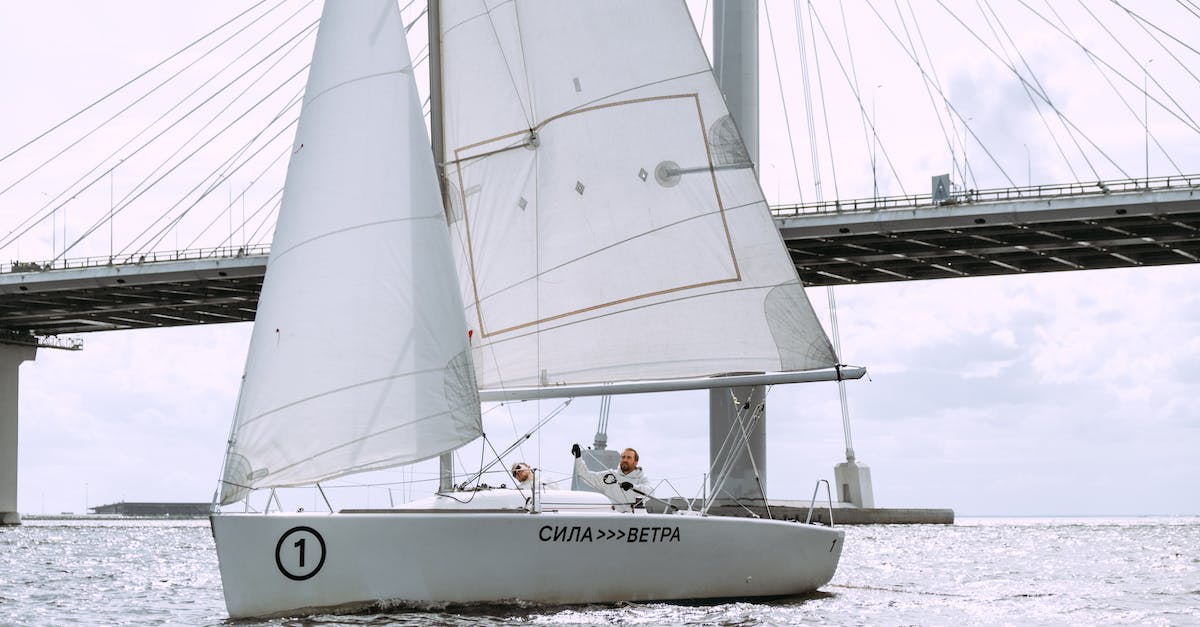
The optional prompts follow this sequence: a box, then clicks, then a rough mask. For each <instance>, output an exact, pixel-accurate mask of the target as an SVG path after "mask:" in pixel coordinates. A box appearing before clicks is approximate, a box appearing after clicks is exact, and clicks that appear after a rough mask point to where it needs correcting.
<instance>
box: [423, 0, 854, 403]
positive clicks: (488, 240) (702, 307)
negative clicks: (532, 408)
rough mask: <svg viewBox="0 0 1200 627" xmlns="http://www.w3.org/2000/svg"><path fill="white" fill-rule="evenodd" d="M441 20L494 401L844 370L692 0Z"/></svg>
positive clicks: (468, 281)
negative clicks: (523, 391)
mask: <svg viewBox="0 0 1200 627" xmlns="http://www.w3.org/2000/svg"><path fill="white" fill-rule="evenodd" d="M441 18H442V37H443V49H442V55H443V56H442V61H443V85H444V93H445V102H446V110H445V119H444V128H445V131H444V134H445V144H446V153H445V160H446V162H447V163H446V171H445V176H446V179H447V183H448V189H449V200H450V202H449V209H448V211H449V215H448V219H449V220H450V222H451V228H452V233H453V236H454V241H453V246H454V248H455V250H454V252H455V255H456V262H457V263H458V270H459V276H460V281H461V284H462V294H463V300H464V302H465V303H466V313H467V324H468V327H469V329H470V333H471V337H472V349H473V354H474V362H475V367H476V377H477V380H478V382H479V384H480V386H481V389H482V390H484V391H485V393H486V392H487V391H489V390H496V389H500V388H515V387H526V386H534V387H536V386H542V387H546V386H565V385H573V384H587V383H596V382H609V381H631V380H632V381H636V380H651V379H668V380H670V379H679V378H685V377H703V376H710V375H715V374H720V373H728V372H779V371H803V370H811V369H818V368H828V367H830V366H833V365H834V364H835V362H836V358H835V356H834V352H833V349H832V347H831V346H830V343H829V340H828V338H827V337H826V335H825V333H824V331H823V329H822V328H821V326H820V323H819V322H818V320H817V318H816V316H815V314H814V312H813V310H812V306H811V305H810V304H809V302H808V299H807V297H806V296H805V294H804V289H803V287H802V285H801V284H800V282H799V280H798V279H797V277H796V272H795V269H794V267H793V266H792V264H791V261H790V259H789V257H788V255H787V253H786V251H785V250H784V247H783V243H782V241H781V238H780V236H779V233H778V231H777V230H776V228H775V226H774V224H773V222H772V220H771V217H770V214H769V211H768V209H767V206H766V203H765V201H764V199H763V195H762V192H761V190H760V189H759V187H758V183H757V180H756V177H755V173H754V169H753V165H752V164H751V163H750V160H749V157H748V155H747V153H746V150H745V148H744V146H743V144H742V141H741V139H740V137H739V135H738V133H737V129H736V127H735V126H734V124H733V122H732V120H731V118H730V116H729V113H728V110H727V109H726V107H725V103H724V100H723V98H722V96H721V94H720V92H719V90H718V87H717V85H716V82H715V80H714V79H713V76H712V73H711V70H710V66H709V62H708V60H707V57H706V56H705V54H704V50H703V48H702V47H701V45H700V41H699V38H698V37H697V35H696V32H695V27H694V25H693V24H692V22H691V18H690V17H689V15H688V12H687V8H686V6H685V5H684V3H682V2H645V1H644V0H622V1H607V2H558V1H555V0H537V1H533V0H518V1H516V2H500V1H466V0H461V1H455V2H445V3H442V16H441Z"/></svg>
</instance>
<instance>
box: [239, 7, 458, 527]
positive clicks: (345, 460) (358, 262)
mask: <svg viewBox="0 0 1200 627" xmlns="http://www.w3.org/2000/svg"><path fill="white" fill-rule="evenodd" d="M400 19H401V18H400V13H399V11H398V9H397V6H396V2H395V1H394V0H373V1H367V0H355V1H354V2H328V3H326V5H325V9H324V13H323V14H322V17H321V26H320V31H319V33H318V36H317V42H316V51H315V53H314V57H313V64H312V67H311V69H310V71H309V76H308V85H307V88H306V91H305V97H304V103H303V108H302V110H301V114H300V122H299V127H298V129H297V132H296V140H295V145H294V147H293V151H292V157H291V163H290V165H289V166H288V174H287V181H286V184H285V189H284V195H283V205H282V208H281V210H280V215H279V219H278V223H277V225H276V228H275V238H274V241H273V243H272V245H271V258H270V262H269V263H268V266H267V275H266V279H265V281H264V284H263V290H262V295H261V299H260V303H259V308H258V313H257V316H256V319H255V323H254V332H253V335H252V337H251V341H250V350H249V354H248V356H247V358H246V373H245V376H244V378H243V381H242V390H241V396H240V398H239V401H238V407H237V413H236V416H235V420H234V428H233V432H232V435H231V438H230V441H229V448H228V451H227V453H226V462H225V469H224V476H223V478H222V492H221V498H220V501H221V503H222V504H227V503H231V502H233V501H235V500H237V499H239V498H241V496H242V495H244V494H245V492H246V491H247V490H249V489H254V488H259V487H273V486H283V485H297V484H302V483H312V482H314V481H320V480H325V479H329V478H333V477H337V476H341V475H344V474H348V473H351V472H358V471H363V470H372V469H378V468H385V467H389V466H394V465H398V464H403V463H408V462H414V461H419V460H422V459H427V458H430V457H433V456H436V455H439V454H441V453H443V452H446V451H449V450H451V449H454V448H456V447H458V446H461V445H463V444H465V443H467V442H469V441H470V440H472V439H474V438H475V437H477V436H478V435H479V434H480V433H481V428H480V415H479V397H478V393H477V389H476V385H475V377H474V372H473V368H472V366H471V363H470V353H469V351H468V338H467V333H466V324H465V320H464V317H463V303H462V300H461V298H460V296H459V293H458V288H457V281H456V279H455V269H454V265H453V258H452V256H451V254H450V237H449V233H448V232H447V229H446V219H445V213H444V211H443V209H442V202H441V198H440V194H439V191H438V187H437V178H436V175H435V172H434V166H433V159H432V155H431V152H430V148H429V138H428V136H427V134H426V130H425V124H424V120H423V118H422V115H421V107H420V105H419V102H418V97H417V91H416V85H415V83H414V80H413V76H412V63H411V61H410V58H409V54H408V48H407V44H406V42H405V39H404V28H403V24H401V23H400Z"/></svg>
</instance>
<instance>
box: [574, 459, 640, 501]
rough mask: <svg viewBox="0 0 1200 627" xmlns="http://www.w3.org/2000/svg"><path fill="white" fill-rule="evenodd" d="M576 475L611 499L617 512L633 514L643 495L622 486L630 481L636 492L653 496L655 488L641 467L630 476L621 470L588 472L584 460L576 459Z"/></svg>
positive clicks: (630, 473) (635, 469)
mask: <svg viewBox="0 0 1200 627" xmlns="http://www.w3.org/2000/svg"><path fill="white" fill-rule="evenodd" d="M575 474H576V475H577V476H579V478H580V479H583V481H584V483H586V484H588V485H590V486H592V487H593V488H596V489H597V490H599V491H600V492H601V493H603V494H604V495H605V496H607V497H608V498H609V500H611V501H612V502H613V504H614V505H616V506H617V511H620V512H631V511H633V504H634V502H636V501H637V500H638V499H641V498H642V495H641V494H638V493H637V492H634V491H633V490H628V491H626V490H623V489H621V484H622V483H625V482H626V481H628V482H629V483H632V484H633V487H634V489H635V490H639V491H641V492H642V493H643V494H647V495H649V494H652V491H653V488H652V487H651V486H650V480H649V479H647V478H646V475H645V473H643V472H642V468H641V467H640V466H639V467H637V468H634V469H633V470H632V471H630V472H629V473H628V474H626V473H624V472H621V469H619V468H613V469H612V470H597V471H593V470H588V467H587V465H586V464H584V463H583V459H581V458H578V457H576V458H575Z"/></svg>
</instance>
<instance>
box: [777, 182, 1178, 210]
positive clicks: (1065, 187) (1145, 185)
mask: <svg viewBox="0 0 1200 627" xmlns="http://www.w3.org/2000/svg"><path fill="white" fill-rule="evenodd" d="M1195 187H1200V174H1186V175H1182V176H1178V175H1177V176H1158V177H1151V178H1138V179H1121V180H1115V181H1096V182H1095V183H1062V184H1057V185H1030V186H1026V187H1003V188H997V189H967V190H959V191H956V192H953V193H951V194H950V196H949V198H947V199H946V200H943V201H941V202H939V203H938V204H939V205H943V206H944V205H958V204H967V203H979V202H1002V201H1012V200H1035V199H1039V198H1061V197H1063V196H1087V195H1094V194H1112V193H1122V192H1146V191H1154V190H1165V189H1184V188H1195ZM932 206H934V202H933V196H932V195H931V194H919V195H913V196H880V197H878V198H859V199H853V200H831V201H828V202H819V203H806V204H801V205H779V206H775V207H771V214H772V215H774V216H775V217H777V218H786V217H792V216H803V215H822V214H838V213H855V212H870V211H880V210H888V209H915V208H917V207H932Z"/></svg>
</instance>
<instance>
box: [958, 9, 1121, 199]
mask: <svg viewBox="0 0 1200 627" xmlns="http://www.w3.org/2000/svg"><path fill="white" fill-rule="evenodd" d="M975 6H976V7H977V8H978V9H979V13H980V14H981V15H982V16H983V19H984V22H985V23H986V24H987V25H988V28H989V29H990V30H991V31H992V36H993V37H995V38H996V41H997V43H999V44H1000V47H1001V48H1002V49H1003V50H1004V54H1005V57H1006V58H1005V59H1004V63H1005V64H1006V65H1007V66H1008V68H1009V69H1010V70H1011V71H1013V72H1014V73H1017V74H1018V77H1019V76H1020V73H1019V70H1017V69H1016V64H1015V63H1013V61H1012V57H1011V56H1009V54H1008V49H1007V47H1005V46H1004V41H1003V40H1002V39H1001V38H1000V34H999V33H997V31H996V28H995V27H994V26H993V25H992V20H991V19H989V18H988V13H987V12H985V11H984V10H983V7H981V6H980V5H979V0H976V2H975ZM988 11H990V12H991V16H992V18H993V19H994V20H995V21H996V22H997V23H998V24H999V27H1000V31H1001V32H1003V33H1004V36H1005V37H1006V38H1007V39H1008V42H1009V44H1010V45H1011V46H1012V47H1013V48H1014V49H1016V50H1017V56H1018V58H1020V60H1021V65H1022V66H1024V68H1025V71H1026V72H1028V73H1029V76H1030V79H1032V81H1033V82H1034V83H1035V84H1036V85H1037V88H1036V89H1034V88H1032V87H1031V86H1030V84H1029V82H1028V81H1025V80H1018V81H1017V82H1018V84H1019V85H1020V86H1021V89H1022V91H1023V92H1024V93H1025V97H1026V98H1028V99H1029V104H1030V105H1031V106H1032V107H1033V111H1034V112H1035V113H1037V115H1038V119H1039V120H1041V122H1042V125H1043V126H1044V127H1045V128H1046V134H1047V135H1048V136H1049V137H1050V140H1051V141H1052V142H1053V143H1054V146H1055V148H1056V149H1057V150H1058V154H1059V156H1060V157H1062V159H1063V163H1065V164H1066V166H1067V169H1068V170H1069V171H1070V172H1071V177H1072V178H1073V179H1074V180H1075V182H1077V183H1078V182H1080V178H1079V175H1078V174H1076V172H1075V165H1074V164H1073V163H1072V162H1071V158H1070V157H1068V156H1067V153H1066V150H1064V149H1063V147H1062V143H1061V142H1059V141H1058V134H1057V133H1055V132H1054V130H1053V129H1052V128H1051V127H1050V122H1049V121H1048V120H1047V119H1046V116H1045V114H1044V113H1043V112H1042V108H1041V107H1040V106H1039V105H1038V101H1037V99H1036V98H1035V97H1034V95H1035V93H1036V95H1037V96H1038V97H1040V98H1042V99H1043V100H1045V101H1047V102H1049V100H1050V96H1049V94H1048V93H1047V90H1046V89H1045V87H1044V86H1043V85H1042V83H1041V81H1040V80H1039V79H1038V77H1037V73H1035V72H1034V71H1033V68H1032V67H1030V65H1029V62H1028V61H1026V59H1025V57H1024V55H1022V54H1021V51H1020V48H1018V47H1017V45H1016V42H1014V41H1013V39H1012V36H1011V35H1009V34H1008V30H1007V29H1005V28H1004V23H1003V21H1002V20H1001V19H1000V16H999V15H997V14H996V11H995V9H993V8H992V6H991V4H990V3H988ZM985 46H986V44H985ZM997 56H999V55H997ZM1050 108H1051V110H1052V111H1055V112H1056V113H1057V111H1056V110H1055V109H1054V106H1053V105H1050ZM1062 118H1063V116H1061V115H1059V116H1058V117H1057V119H1058V122H1059V124H1061V125H1062V126H1063V129H1064V130H1065V131H1066V133H1067V137H1068V138H1070V139H1071V143H1073V144H1074V145H1075V149H1076V150H1078V151H1079V154H1080V156H1082V157H1083V159H1084V162H1085V163H1087V166H1088V168H1089V169H1090V170H1091V171H1092V175H1093V176H1094V177H1095V178H1100V175H1099V174H1098V173H1097V172H1096V168H1095V167H1094V166H1093V165H1092V162H1091V159H1088V157H1087V154H1086V153H1085V152H1084V150H1083V148H1082V147H1080V145H1079V142H1078V141H1077V140H1076V139H1075V135H1074V133H1072V132H1071V129H1070V127H1068V126H1067V125H1066V124H1064V123H1063V119H1062Z"/></svg>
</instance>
